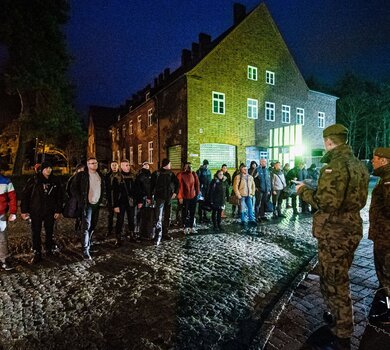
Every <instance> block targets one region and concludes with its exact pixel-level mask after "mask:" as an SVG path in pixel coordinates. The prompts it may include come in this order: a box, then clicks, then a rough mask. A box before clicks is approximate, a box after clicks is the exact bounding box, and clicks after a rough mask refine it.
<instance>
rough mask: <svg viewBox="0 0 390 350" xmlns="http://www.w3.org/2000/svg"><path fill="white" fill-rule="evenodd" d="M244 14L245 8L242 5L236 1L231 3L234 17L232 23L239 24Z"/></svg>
mask: <svg viewBox="0 0 390 350" xmlns="http://www.w3.org/2000/svg"><path fill="white" fill-rule="evenodd" d="M245 16H246V8H245V6H244V5H242V4H240V3H238V2H236V3H234V5H233V18H234V25H237V24H239V23H240V22H242V20H243V19H244V18H245Z"/></svg>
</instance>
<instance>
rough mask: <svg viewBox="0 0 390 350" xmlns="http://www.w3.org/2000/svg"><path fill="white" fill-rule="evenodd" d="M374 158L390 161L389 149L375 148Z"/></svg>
mask: <svg viewBox="0 0 390 350" xmlns="http://www.w3.org/2000/svg"><path fill="white" fill-rule="evenodd" d="M374 156H377V157H380V158H387V159H390V147H378V148H375V150H374Z"/></svg>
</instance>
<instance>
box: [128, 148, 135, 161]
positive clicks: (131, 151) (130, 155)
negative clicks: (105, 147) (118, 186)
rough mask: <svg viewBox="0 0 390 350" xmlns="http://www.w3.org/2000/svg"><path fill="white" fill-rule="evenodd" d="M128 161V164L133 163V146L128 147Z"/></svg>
mask: <svg viewBox="0 0 390 350" xmlns="http://www.w3.org/2000/svg"><path fill="white" fill-rule="evenodd" d="M129 158H130V159H129V163H130V165H134V148H133V146H131V147H130V152H129Z"/></svg>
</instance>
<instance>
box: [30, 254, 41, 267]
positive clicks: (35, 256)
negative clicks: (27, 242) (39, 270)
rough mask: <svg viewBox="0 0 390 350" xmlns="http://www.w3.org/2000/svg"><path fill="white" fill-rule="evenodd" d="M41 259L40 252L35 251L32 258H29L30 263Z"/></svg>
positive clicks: (35, 262) (38, 261)
mask: <svg viewBox="0 0 390 350" xmlns="http://www.w3.org/2000/svg"><path fill="white" fill-rule="evenodd" d="M41 261H42V254H41V253H35V254H34V256H33V257H32V259H31V260H30V264H31V265H35V264H38V263H40V262H41Z"/></svg>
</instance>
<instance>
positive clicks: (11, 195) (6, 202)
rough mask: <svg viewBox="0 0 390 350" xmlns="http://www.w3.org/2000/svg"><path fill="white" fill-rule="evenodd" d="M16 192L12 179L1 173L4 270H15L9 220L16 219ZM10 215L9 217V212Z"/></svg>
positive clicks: (1, 257) (0, 259)
mask: <svg viewBox="0 0 390 350" xmlns="http://www.w3.org/2000/svg"><path fill="white" fill-rule="evenodd" d="M16 211H17V203H16V193H15V189H14V186H13V185H12V182H11V180H10V179H8V178H6V177H5V176H3V175H1V174H0V262H1V268H2V269H3V270H6V271H9V270H13V269H14V267H13V266H12V265H11V263H10V261H9V259H8V258H9V256H10V254H9V250H8V235H7V221H9V222H12V221H15V220H16ZM8 213H9V216H8V217H7V214H8Z"/></svg>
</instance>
